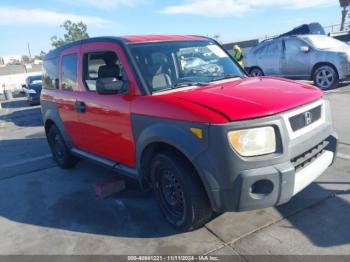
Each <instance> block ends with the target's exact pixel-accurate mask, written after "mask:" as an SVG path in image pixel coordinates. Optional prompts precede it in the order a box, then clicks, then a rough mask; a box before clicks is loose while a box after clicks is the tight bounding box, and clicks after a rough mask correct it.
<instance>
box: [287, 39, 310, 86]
mask: <svg viewBox="0 0 350 262" xmlns="http://www.w3.org/2000/svg"><path fill="white" fill-rule="evenodd" d="M283 41H284V44H283V58H282V75H283V76H284V77H288V78H293V79H309V78H310V73H311V52H312V49H311V48H310V47H309V48H310V51H309V52H302V51H301V47H302V46H308V45H307V44H306V43H305V42H303V41H301V40H300V39H298V38H296V37H289V38H286V39H285V40H283Z"/></svg>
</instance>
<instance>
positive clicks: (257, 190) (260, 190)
mask: <svg viewBox="0 0 350 262" xmlns="http://www.w3.org/2000/svg"><path fill="white" fill-rule="evenodd" d="M273 188H274V185H273V183H272V181H270V180H267V179H262V180H258V181H256V182H255V183H253V184H252V185H251V187H250V192H249V194H250V196H251V197H252V198H255V199H262V198H263V197H266V196H268V195H270V194H271V193H272V191H273Z"/></svg>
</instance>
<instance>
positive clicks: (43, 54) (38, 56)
mask: <svg viewBox="0 0 350 262" xmlns="http://www.w3.org/2000/svg"><path fill="white" fill-rule="evenodd" d="M45 55H46V53H45V52H44V51H40V53H39V54H38V55H36V56H35V57H34V59H38V60H44V57H45Z"/></svg>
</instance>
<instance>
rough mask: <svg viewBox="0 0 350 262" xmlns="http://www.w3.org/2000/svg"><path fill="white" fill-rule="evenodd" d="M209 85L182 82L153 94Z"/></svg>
mask: <svg viewBox="0 0 350 262" xmlns="http://www.w3.org/2000/svg"><path fill="white" fill-rule="evenodd" d="M208 85H209V83H206V82H191V81H188V82H180V83H176V84H175V85H173V86H171V87H168V88H163V89H159V90H157V91H153V92H152V93H160V92H164V91H169V90H172V89H176V88H181V87H187V86H208Z"/></svg>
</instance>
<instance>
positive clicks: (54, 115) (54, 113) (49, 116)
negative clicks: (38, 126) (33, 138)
mask: <svg viewBox="0 0 350 262" xmlns="http://www.w3.org/2000/svg"><path fill="white" fill-rule="evenodd" d="M49 120H51V121H52V122H53V123H54V124H55V125H56V126H57V128H58V130H59V131H60V133H61V135H62V136H63V139H64V141H65V142H66V144H67V146H68V147H69V148H73V143H72V140H71V138H70V136H69V134H68V133H67V131H66V129H65V128H64V125H63V122H62V119H61V117H60V115H59V113H58V110H57V109H51V108H49V109H47V110H46V111H45V112H43V122H44V125H46V122H47V121H49Z"/></svg>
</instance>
